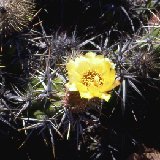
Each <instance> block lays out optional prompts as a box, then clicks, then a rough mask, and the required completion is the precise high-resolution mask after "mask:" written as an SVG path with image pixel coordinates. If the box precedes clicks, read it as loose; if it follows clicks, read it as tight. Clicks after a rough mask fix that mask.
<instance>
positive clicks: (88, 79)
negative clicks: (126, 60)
mask: <svg viewBox="0 0 160 160" xmlns="http://www.w3.org/2000/svg"><path fill="white" fill-rule="evenodd" d="M82 84H84V85H85V86H90V85H92V84H93V85H94V86H97V87H98V86H99V85H103V79H102V77H101V75H100V74H99V73H97V72H96V71H88V72H87V73H85V74H84V75H83V78H82Z"/></svg>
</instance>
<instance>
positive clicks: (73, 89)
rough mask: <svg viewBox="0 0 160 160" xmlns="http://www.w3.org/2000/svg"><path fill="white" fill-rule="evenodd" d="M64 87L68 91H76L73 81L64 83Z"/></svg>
mask: <svg viewBox="0 0 160 160" xmlns="http://www.w3.org/2000/svg"><path fill="white" fill-rule="evenodd" d="M65 86H66V88H68V90H69V91H78V90H77V87H76V85H75V84H74V83H72V84H70V83H66V85H65Z"/></svg>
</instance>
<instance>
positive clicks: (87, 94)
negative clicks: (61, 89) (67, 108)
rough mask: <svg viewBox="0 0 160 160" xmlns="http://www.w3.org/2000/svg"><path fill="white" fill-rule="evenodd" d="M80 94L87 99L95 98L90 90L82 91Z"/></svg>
mask: <svg viewBox="0 0 160 160" xmlns="http://www.w3.org/2000/svg"><path fill="white" fill-rule="evenodd" d="M80 96H81V97H82V98H87V99H91V98H93V96H92V95H91V94H90V93H89V92H80Z"/></svg>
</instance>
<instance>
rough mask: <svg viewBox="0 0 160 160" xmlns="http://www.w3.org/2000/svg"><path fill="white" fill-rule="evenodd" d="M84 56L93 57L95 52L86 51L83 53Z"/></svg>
mask: <svg viewBox="0 0 160 160" xmlns="http://www.w3.org/2000/svg"><path fill="white" fill-rule="evenodd" d="M85 57H86V58H94V57H96V53H94V52H88V53H86V54H85Z"/></svg>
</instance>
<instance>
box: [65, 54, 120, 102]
mask: <svg viewBox="0 0 160 160" xmlns="http://www.w3.org/2000/svg"><path fill="white" fill-rule="evenodd" d="M66 68H67V71H68V79H69V82H68V83H67V84H66V87H67V88H68V90H69V91H79V93H80V96H81V97H82V98H87V99H91V98H93V97H99V98H101V99H104V100H106V101H108V100H109V99H110V97H111V94H110V93H109V91H111V90H112V89H113V88H115V87H116V86H117V85H119V84H120V83H119V81H118V80H116V71H115V65H114V64H113V63H112V62H111V61H110V60H109V59H108V58H105V57H104V56H103V55H96V53H93V52H88V53H86V54H85V55H81V56H79V57H77V58H75V60H69V62H68V63H67V64H66Z"/></svg>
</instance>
